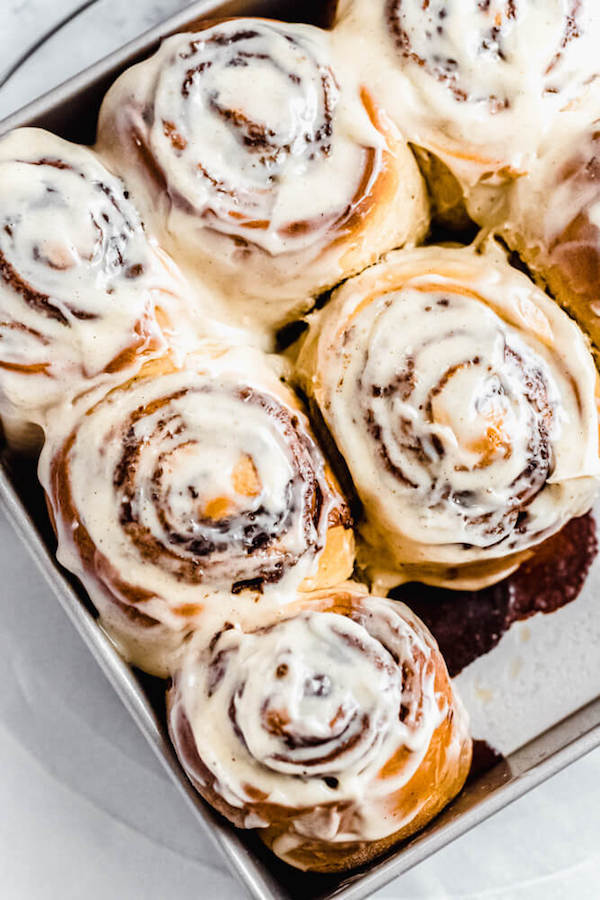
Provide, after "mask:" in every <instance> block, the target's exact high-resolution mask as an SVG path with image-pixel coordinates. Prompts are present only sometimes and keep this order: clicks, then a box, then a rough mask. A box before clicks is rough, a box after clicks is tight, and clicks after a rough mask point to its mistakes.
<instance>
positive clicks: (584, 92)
mask: <svg viewBox="0 0 600 900" xmlns="http://www.w3.org/2000/svg"><path fill="white" fill-rule="evenodd" d="M339 6H340V8H339V10H338V24H337V28H336V35H337V37H336V41H338V42H340V43H341V45H342V53H343V55H344V56H345V57H346V58H347V59H351V60H352V61H353V64H356V63H355V60H358V61H359V65H361V67H362V69H363V77H364V80H365V83H366V84H367V85H368V86H369V87H370V88H371V89H372V90H373V93H374V96H375V97H376V98H377V99H379V100H380V101H381V102H382V103H383V104H384V106H385V107H386V109H388V111H389V112H390V113H391V114H392V116H393V117H394V119H395V120H396V122H397V123H398V124H400V127H401V128H402V130H403V131H404V133H405V134H406V135H407V136H408V138H409V139H410V140H412V141H414V142H415V143H416V144H418V145H420V146H421V147H425V148H427V150H429V151H432V152H433V153H434V154H435V155H436V156H438V157H440V158H441V159H442V160H443V161H444V162H445V163H446V164H447V165H448V166H449V168H450V170H451V171H452V172H453V173H454V175H456V176H458V177H459V180H460V181H461V182H462V183H463V185H464V186H465V187H466V188H467V189H468V188H470V187H472V186H473V185H474V184H476V183H477V182H479V181H481V180H483V181H484V182H489V181H490V180H494V179H495V180H503V179H506V178H512V177H515V176H516V175H519V174H521V173H523V172H524V171H527V170H528V168H529V166H530V164H531V162H532V160H533V159H534V158H535V152H536V148H537V146H538V144H539V140H540V137H542V136H543V135H544V134H545V133H546V132H547V130H548V128H549V126H551V125H552V123H553V122H554V120H555V119H556V116H557V115H558V114H559V113H560V112H561V111H563V110H565V109H567V108H569V107H572V106H573V105H580V104H585V103H587V102H588V101H589V99H590V97H591V96H592V94H593V93H594V92H597V87H596V86H594V84H593V82H594V80H595V79H596V78H597V76H598V73H599V68H598V61H597V47H598V43H599V41H600V16H599V15H598V12H597V9H596V3H595V2H594V0H427V2H422V0H341V3H340V5H339ZM434 187H435V186H434ZM443 187H444V186H442V189H443Z"/></svg>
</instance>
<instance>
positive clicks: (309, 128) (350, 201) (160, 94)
mask: <svg viewBox="0 0 600 900" xmlns="http://www.w3.org/2000/svg"><path fill="white" fill-rule="evenodd" d="M329 40H330V38H329V35H328V34H327V32H324V31H320V30H319V29H317V28H314V27H311V26H308V25H288V24H283V23H280V22H275V21H267V20H260V19H233V20H229V21H225V22H220V23H218V24H213V25H207V27H206V28H205V29H204V30H201V31H199V32H197V33H194V34H180V35H176V36H175V37H172V38H169V39H168V40H166V41H165V42H164V44H163V45H162V47H161V49H160V50H159V51H158V53H157V54H156V55H155V56H153V57H152V58H151V59H150V60H148V61H146V62H143V63H141V64H140V65H138V66H134V67H133V68H131V69H130V70H128V71H127V72H126V73H125V74H124V75H123V76H121V78H119V80H118V81H117V82H116V84H115V85H114V86H113V87H112V89H111V90H110V91H109V93H108V95H107V97H106V99H105V102H104V105H103V107H102V110H101V113H100V123H99V149H100V150H101V152H102V153H104V154H106V155H107V156H108V157H109V158H110V159H111V160H112V161H113V163H114V165H115V167H116V168H117V169H118V171H119V172H120V173H121V174H122V175H123V177H124V178H125V180H126V181H127V183H128V184H129V185H130V186H131V189H132V193H133V196H134V197H135V199H136V201H137V202H138V204H139V205H140V208H141V209H142V210H143V212H144V215H145V216H146V218H147V219H148V220H149V221H150V220H152V222H153V224H154V226H155V228H156V231H157V234H158V235H159V236H160V240H161V242H162V243H163V244H164V246H165V247H166V248H167V249H168V250H170V251H171V252H172V253H173V255H174V256H175V257H176V258H177V259H178V261H181V262H184V263H187V265H188V267H189V268H190V270H191V271H192V272H194V273H195V274H196V275H197V276H198V277H200V278H201V279H202V280H203V281H205V282H206V281H208V282H209V283H210V284H211V286H212V287H213V289H215V290H217V291H218V293H219V294H220V295H221V296H222V297H225V298H226V301H227V306H226V313H225V312H224V311H223V309H222V308H221V309H220V308H219V307H218V305H217V306H216V307H215V309H213V314H215V315H221V316H223V315H225V314H226V315H228V316H229V315H231V314H232V313H233V314H237V316H238V320H239V321H241V322H242V323H246V324H249V325H251V326H252V327H254V328H260V327H261V326H263V327H266V328H267V329H269V328H272V327H274V326H278V325H282V324H284V323H285V322H286V321H288V320H289V319H291V318H292V317H293V316H294V315H296V314H298V313H301V312H302V311H304V310H305V309H306V308H307V307H309V306H310V305H311V302H312V301H311V298H312V297H314V296H315V295H316V294H319V293H320V292H322V291H324V290H325V289H327V288H330V287H331V286H332V285H334V284H336V283H337V282H339V281H340V280H341V279H343V278H345V277H347V276H348V275H350V274H352V273H354V272H356V271H359V270H360V269H362V268H364V267H365V266H366V265H368V264H369V263H371V262H373V261H374V260H375V259H377V257H378V256H380V255H381V254H382V253H383V252H385V251H387V250H389V249H392V248H393V247H398V246H401V245H403V244H404V243H406V242H407V241H416V240H417V239H418V238H419V237H421V236H422V235H423V232H424V230H425V229H426V225H427V209H426V199H425V192H424V187H423V183H422V179H421V177H420V175H419V172H418V169H417V167H416V164H415V161H414V159H413V157H412V155H411V153H410V150H409V149H408V147H407V145H406V144H405V143H404V141H403V140H402V139H401V137H400V135H399V134H398V132H397V131H396V129H395V128H394V126H393V125H392V124H391V122H390V121H389V119H388V118H387V116H386V114H385V112H384V111H383V110H382V109H381V108H380V107H379V106H378V105H377V104H376V103H375V102H374V101H373V99H372V97H371V95H370V94H369V92H368V91H366V90H363V89H362V88H361V86H360V83H359V82H358V81H357V79H356V78H355V77H354V76H353V75H352V74H349V75H348V77H347V78H345V79H344V80H342V79H340V77H339V76H338V74H337V70H336V67H335V60H334V59H333V57H332V54H331V51H330V46H329Z"/></svg>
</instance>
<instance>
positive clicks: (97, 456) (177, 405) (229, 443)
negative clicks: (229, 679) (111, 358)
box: [40, 347, 354, 675]
mask: <svg viewBox="0 0 600 900" xmlns="http://www.w3.org/2000/svg"><path fill="white" fill-rule="evenodd" d="M40 478H41V481H42V484H43V486H44V487H45V489H46V492H47V497H48V502H49V507H50V510H51V513H52V518H53V521H54V524H55V528H56V532H57V536H58V544H59V546H58V558H59V560H60V561H61V562H62V563H63V565H65V566H66V567H67V568H68V569H69V570H70V571H72V572H74V573H75V574H76V575H77V576H78V577H79V578H80V580H81V581H82V583H83V584H84V585H85V587H86V588H87V590H88V592H89V594H90V597H91V599H92V601H93V603H94V605H95V606H96V608H97V609H98V610H99V612H100V614H101V618H102V622H103V624H104V626H105V628H106V630H107V631H108V632H109V634H111V635H112V636H113V638H114V639H115V641H116V643H117V644H118V646H119V647H120V649H121V651H122V652H123V655H124V656H125V657H126V658H127V659H129V660H130V661H132V662H134V663H135V664H137V665H139V666H140V667H141V668H143V669H145V670H146V671H148V672H151V673H152V674H159V675H166V674H167V673H168V672H169V671H170V668H171V666H172V660H173V658H175V657H176V656H177V653H178V652H179V650H180V647H181V645H182V643H183V642H184V641H185V639H186V637H187V636H188V635H189V634H190V633H191V632H192V631H194V630H198V629H201V630H203V631H206V630H208V631H209V632H210V633H212V631H214V630H215V629H216V628H218V627H219V626H220V625H221V624H222V623H223V622H224V621H225V620H227V619H228V620H230V621H244V620H245V619H246V618H247V617H248V616H252V615H256V614H257V610H258V609H259V608H262V607H266V608H267V609H272V610H276V609H278V608H279V607H281V606H282V605H284V604H285V603H286V602H288V600H289V598H290V597H295V595H296V591H297V590H298V589H302V590H308V589H312V588H315V587H321V586H326V585H329V584H335V583H336V582H338V581H339V580H340V579H344V578H346V577H348V575H349V574H350V572H351V571H352V566H353V560H354V555H353V548H354V544H353V535H352V531H351V522H350V517H349V513H348V509H347V507H346V505H345V502H344V500H343V499H342V497H341V495H340V493H339V490H338V488H337V485H336V482H335V480H334V479H333V476H332V474H331V473H330V471H329V470H328V468H327V466H326V464H325V461H324V459H323V457H322V455H321V453H320V451H319V449H318V447H317V445H316V444H315V442H314V440H313V438H312V436H311V432H310V427H309V425H308V421H307V420H306V418H305V417H304V415H303V413H302V412H301V410H300V409H299V408H298V405H297V403H296V401H295V399H294V397H293V396H292V394H291V393H290V392H289V391H287V390H286V389H285V388H284V387H283V385H282V384H281V382H280V381H279V379H278V378H277V377H276V375H275V374H274V373H273V371H272V370H271V368H270V366H269V365H268V363H267V361H266V360H265V359H264V358H263V357H262V355H261V354H259V353H258V352H253V351H244V350H223V349H220V348H216V347H208V348H205V351H204V352H203V353H202V354H201V355H199V356H197V357H192V358H190V359H188V361H187V365H186V367H185V368H183V369H178V368H175V367H174V366H173V365H172V363H171V362H169V361H162V362H157V363H150V364H148V366H146V367H145V368H144V369H143V370H142V372H141V373H140V374H139V375H138V376H137V377H136V378H135V379H133V380H132V381H129V382H127V383H125V384H123V385H121V386H120V387H118V388H116V389H114V390H113V391H112V392H111V393H109V394H108V395H107V396H106V397H103V398H102V399H100V400H98V401H97V402H96V403H95V405H93V406H92V407H91V408H89V407H88V405H87V404H85V403H82V404H80V405H79V406H76V407H75V409H74V410H72V411H67V412H65V416H64V418H63V419H62V420H60V419H59V420H58V421H57V422H56V423H55V426H54V427H53V429H52V430H51V431H50V432H49V434H48V437H47V441H46V444H45V446H44V450H43V452H42V457H41V461H40Z"/></svg>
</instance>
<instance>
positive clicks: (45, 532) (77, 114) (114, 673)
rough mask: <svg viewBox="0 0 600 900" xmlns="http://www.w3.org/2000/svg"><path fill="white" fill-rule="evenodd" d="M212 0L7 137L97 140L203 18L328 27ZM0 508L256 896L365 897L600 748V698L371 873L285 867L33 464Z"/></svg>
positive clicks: (318, 18)
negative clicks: (160, 51) (244, 826)
mask: <svg viewBox="0 0 600 900" xmlns="http://www.w3.org/2000/svg"><path fill="white" fill-rule="evenodd" d="M299 6H300V4H298V3H294V2H293V0H267V2H264V0H263V2H261V0H236V2H215V0H203V2H198V3H193V4H192V5H191V6H189V7H188V8H187V9H186V10H184V11H183V12H181V13H179V14H178V15H176V16H173V17H171V18H170V19H167V21H166V22H164V23H163V24H162V25H160V26H158V27H156V28H153V29H152V30H150V31H148V32H147V33H146V34H144V35H143V36H142V37H140V38H138V39H137V40H135V41H133V42H131V43H129V44H127V45H126V46H125V47H123V48H122V49H121V50H119V51H117V52H116V53H113V54H111V55H110V56H108V57H106V59H104V60H102V61H101V62H99V63H96V64H95V65H94V66H92V67H91V68H89V69H87V70H86V71H84V72H82V73H81V74H79V75H77V76H75V77H74V78H71V79H70V80H69V81H67V82H65V83H64V84H63V85H61V86H60V87H58V88H56V89H55V90H53V91H50V92H49V93H47V94H45V95H44V96H43V97H41V98H40V99H38V100H36V101H34V102H33V103H31V104H29V105H28V106H26V107H24V108H23V109H22V110H20V111H19V112H17V113H15V114H14V115H12V116H10V117H9V118H7V119H5V120H4V121H2V122H0V133H4V132H6V131H8V130H9V129H11V128H16V127H18V126H22V125H36V126H39V127H42V128H46V129H48V130H50V131H54V132H56V133H57V134H60V135H62V136H63V137H66V138H69V139H72V140H75V141H80V142H85V143H89V142H92V141H93V140H94V131H95V123H96V118H97V113H98V108H99V105H100V101H101V99H102V96H103V95H104V93H105V91H106V89H107V88H108V86H109V85H110V84H111V82H112V81H113V80H114V78H115V77H116V76H117V75H118V74H119V73H120V72H121V71H122V70H123V69H125V68H126V67H127V66H129V65H131V64H132V63H134V62H137V61H138V60H139V59H142V58H143V57H145V56H148V55H149V54H150V53H152V52H153V51H154V50H155V49H156V47H157V46H158V43H159V41H160V39H161V38H162V37H164V36H165V35H167V34H171V33H173V32H176V31H177V30H179V29H181V28H183V27H185V26H189V25H190V23H192V22H194V21H195V20H197V19H199V18H203V17H210V16H219V17H222V16H230V15H271V16H276V17H278V18H282V19H287V20H290V21H291V20H295V21H298V20H299V19H302V20H303V21H309V22H314V23H317V24H325V17H326V16H327V14H328V11H329V10H330V8H331V3H330V2H327V0H315V2H306V3H303V4H302V5H301V8H300V9H299V8H298V7H299ZM0 503H1V504H2V506H3V507H4V509H5V511H6V513H7V515H8V518H9V520H10V521H11V522H12V523H13V525H14V528H15V529H16V531H17V532H18V533H19V534H20V536H21V538H22V539H23V541H24V543H25V545H26V546H27V548H28V549H29V552H30V553H31V555H32V557H33V558H34V560H35V562H36V564H37V565H38V567H39V569H40V570H41V572H42V573H43V575H44V576H45V578H46V580H47V582H48V585H49V587H50V588H51V590H52V592H53V593H54V595H55V596H56V597H57V599H58V600H59V602H60V603H61V605H62V607H63V608H64V610H65V612H66V613H67V615H68V616H69V618H70V619H71V621H72V622H73V624H74V625H75V627H76V629H77V630H78V631H79V633H80V634H81V636H82V638H83V640H84V641H85V642H86V644H87V645H88V647H89V648H90V650H91V652H92V654H93V655H94V657H95V658H96V660H97V662H98V664H99V665H100V666H101V668H102V669H103V671H104V673H105V674H106V676H107V678H108V679H109V681H110V682H111V683H112V685H113V687H114V689H115V690H116V692H117V694H118V695H119V697H120V698H121V700H122V701H123V703H124V704H125V706H126V707H127V709H128V710H129V712H130V713H131V715H132V716H133V718H134V720H135V721H136V722H137V724H138V726H139V728H140V730H141V731H142V733H143V734H144V736H145V738H146V740H147V741H148V743H149V744H150V746H151V747H152V748H153V750H154V751H155V753H156V755H157V756H158V758H159V759H160V760H161V762H162V763H163V765H164V766H165V768H166V770H167V771H168V772H169V774H170V776H171V778H172V779H173V782H174V783H175V785H176V786H177V787H178V789H179V790H180V792H181V794H182V795H183V796H184V797H185V798H186V800H187V802H188V803H189V805H190V807H191V808H192V810H193V812H194V814H195V816H196V818H197V819H198V820H199V822H200V824H201V826H202V827H203V828H204V830H205V831H206V833H207V834H208V835H209V836H210V837H211V838H212V839H213V840H214V841H215V843H216V844H217V845H218V846H219V847H220V849H221V851H222V852H223V854H224V855H225V857H226V859H227V861H228V863H229V865H230V866H231V868H232V870H233V871H234V872H235V873H237V875H238V877H239V878H240V879H241V881H242V882H243V884H244V885H245V887H246V889H247V890H248V892H249V893H250V895H251V896H253V897H255V898H258V900H300V898H302V900H327V898H333V897H336V898H339V900H341V898H345V900H359V898H364V897H367V896H369V895H370V894H371V893H372V892H373V891H375V890H377V889H378V888H381V887H382V886H383V885H384V884H386V883H387V882H389V881H391V880H392V879H393V878H396V877H397V876H398V875H400V874H401V873H402V872H405V871H406V870H407V869H409V868H411V867H412V866H414V865H415V864H416V863H419V862H421V861H422V860H424V859H425V858H426V857H428V856H430V855H431V854H432V853H434V852H435V851H436V850H439V849H440V848H441V847H443V846H445V845H446V844H448V843H450V841H452V840H454V839H455V838H457V837H459V836H460V835H461V834H464V833H465V832H466V831H468V830H469V829H470V828H473V827H474V826H475V825H477V824H479V823H480V822H482V821H483V820H484V819H486V818H487V817H488V816H491V815H492V814H493V813H495V812H497V811H498V810H499V809H502V807H504V806H506V805H507V804H509V803H511V802H512V801H513V800H516V799H517V798H518V797H521V796H522V795H523V794H525V793H526V792H527V791H529V790H531V788H533V787H535V786H536V785H538V784H540V783H541V782H542V781H544V780H545V779H546V778H548V777H550V776H551V775H554V774H555V773H556V772H558V771H559V770H560V769H562V768H564V767H565V766H567V765H568V764H569V763H572V762H574V761H575V760H576V759H578V758H579V757H581V756H583V755H584V754H585V753H587V752H589V751H590V750H592V749H593V748H595V747H598V746H600V698H598V699H597V700H595V701H593V702H592V703H590V704H589V705H588V706H586V707H584V708H583V709H581V710H579V712H577V713H575V714H573V715H571V716H569V718H567V719H565V720H564V721H562V722H560V723H559V724H557V725H555V726H554V727H553V728H551V729H550V730H549V731H547V732H546V733H545V734H543V735H541V736H540V737H538V738H536V739H535V740H534V741H532V742H531V743H529V744H527V745H526V746H525V747H523V748H521V749H520V750H518V751H517V752H515V753H513V754H511V755H510V756H509V757H508V758H507V759H505V760H502V762H500V763H498V764H497V765H496V766H495V767H494V768H492V769H489V770H488V771H486V772H485V773H483V774H481V775H479V776H478V777H475V778H472V779H471V780H470V781H469V783H468V784H467V786H466V788H465V789H464V791H463V792H462V794H461V795H460V796H459V797H458V798H457V799H456V800H455V801H454V803H452V804H451V806H450V807H449V808H448V809H447V810H446V811H445V812H444V813H443V814H442V815H441V816H439V817H438V818H437V819H436V820H435V821H434V822H432V823H431V824H430V825H429V826H428V827H427V828H426V829H425V830H424V831H422V832H421V833H420V834H418V835H417V836H415V837H414V838H412V839H411V840H410V841H409V842H408V843H406V844H404V845H402V846H400V847H398V848H396V849H395V850H393V851H392V852H391V853H390V854H389V855H388V856H387V857H385V858H383V859H382V860H381V861H379V862H377V863H375V864H371V865H370V866H368V867H367V869H366V870H364V871H358V872H356V873H354V874H352V875H350V876H347V877H339V876H333V875H331V876H330V875H312V874H308V873H306V874H305V873H302V872H299V871H297V870H295V869H292V868H290V867H288V866H286V865H285V864H284V863H281V862H279V861H278V860H277V859H276V858H275V857H274V856H272V855H271V854H270V853H269V851H267V850H265V848H264V847H263V845H262V844H261V842H260V840H259V839H258V838H257V837H256V835H254V834H253V833H252V832H248V833H246V832H241V831H238V830H236V829H235V828H233V827H232V826H230V825H229V824H228V823H227V822H225V821H224V820H223V819H221V818H220V817H219V816H218V815H217V814H216V813H214V812H213V811H212V810H211V809H210V808H209V807H208V806H207V805H206V804H205V803H204V802H203V801H202V800H201V799H200V798H199V797H198V795H197V794H196V793H195V791H194V790H193V788H192V787H191V785H190V783H189V782H188V780H187V778H186V776H185V775H184V773H183V770H182V769H181V767H180V765H179V763H178V761H177V759H176V757H175V754H174V752H173V750H172V748H171V745H170V742H169V739H168V736H167V732H166V727H165V715H164V685H163V683H162V682H159V681H157V680H156V679H152V678H149V677H148V676H144V675H142V674H140V673H139V672H137V671H135V670H133V669H131V668H130V667H129V666H127V665H126V664H125V663H124V662H123V661H122V660H121V658H120V657H119V656H118V654H117V653H116V651H115V650H114V648H113V647H112V645H111V643H110V642H109V641H108V639H107V638H106V637H105V636H104V634H103V632H102V631H101V629H100V628H99V627H98V626H97V625H96V622H95V614H94V610H93V608H92V606H91V604H90V602H89V600H88V599H87V597H86V595H85V592H84V591H83V590H82V589H81V588H80V586H79V585H78V583H76V582H75V580H74V579H72V578H71V577H70V576H69V575H68V574H67V573H66V572H65V571H64V570H62V569H61V568H60V566H59V565H58V564H57V562H56V560H55V557H54V550H55V541H54V537H53V535H52V531H51V528H50V525H49V522H48V517H47V514H46V511H45V506H44V502H43V497H42V491H41V488H40V487H39V486H38V484H37V480H36V477H35V472H34V464H33V463H32V462H27V461H22V460H11V459H10V458H9V457H8V456H7V455H6V454H4V455H3V456H2V457H1V458H0Z"/></svg>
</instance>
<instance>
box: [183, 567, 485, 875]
mask: <svg viewBox="0 0 600 900" xmlns="http://www.w3.org/2000/svg"><path fill="white" fill-rule="evenodd" d="M167 705H168V720H169V730H170V733H171V737H172V740H173V743H174V745H175V749H176V751H177V753H178V755H179V759H180V761H181V763H182V765H183V767H184V769H185V771H186V772H187V774H188V776H189V778H190V780H191V781H192V783H193V784H194V786H195V787H196V789H197V790H198V791H199V793H200V794H201V795H202V796H203V797H204V799H205V800H207V801H208V802H209V803H210V804H211V805H212V806H214V807H215V808H216V809H217V810H218V811H219V812H220V813H222V814H223V815H224V816H226V817H227V818H228V819H229V820H230V821H232V822H233V823H234V824H235V825H237V826H238V827H240V828H258V829H259V834H260V836H261V837H262V839H263V840H264V841H265V843H266V844H267V845H268V846H269V847H270V848H271V849H272V850H273V851H274V852H275V853H276V854H277V855H278V856H279V857H281V858H282V859H283V860H285V862H287V863H289V864H291V865H293V866H296V867H298V868H301V869H311V870H315V871H320V872H331V871H342V870H345V869H351V868H353V867H355V866H357V865H362V864H364V863H366V862H368V861H369V860H370V859H373V858H374V857H375V856H377V855H379V854H381V853H383V852H384V851H385V850H387V849H388V848H390V847H391V846H393V845H394V844H395V843H397V842H398V841H400V840H402V839H404V838H406V837H408V836H409V835H411V834H413V833H414V832H415V831H417V830H418V829H420V828H422V827H424V826H425V825H426V824H427V823H428V822H429V821H430V820H431V819H432V818H433V817H434V816H435V815H437V813H439V812H440V810H441V809H443V807H444V806H446V805H447V804H448V803H449V801H450V800H451V799H452V798H453V797H454V796H455V795H456V794H457V793H458V791H459V790H460V789H461V787H462V785H463V783H464V781H465V778H466V775H467V772H468V769H469V764H470V760H471V741H470V738H469V734H468V722H467V717H466V713H465V712H464V710H463V707H462V704H461V702H460V700H459V699H458V697H457V696H456V694H455V693H454V692H453V689H452V685H451V682H450V679H449V677H448V673H447V671H446V666H445V664H444V661H443V659H442V657H441V655H440V653H439V650H438V648H437V644H436V643H435V641H434V639H433V638H432V636H431V634H430V633H429V632H428V631H427V629H426V628H425V626H424V625H423V624H422V622H420V621H419V620H418V619H417V618H416V616H414V615H413V614H412V613H411V612H410V610H409V609H408V608H407V607H406V606H404V605H403V604H402V603H397V602H394V601H391V600H384V599H381V598H379V597H372V596H369V595H367V594H366V591H365V590H364V588H361V586H360V585H354V584H347V585H342V586H340V587H338V588H336V589H334V590H332V591H329V592H325V591H324V592H322V593H321V594H318V595H316V596H313V597H310V598H307V599H304V600H302V601H300V602H298V603H297V604H295V605H294V606H292V607H289V608H287V609H286V610H285V611H284V615H283V617H280V618H279V619H277V620H275V621H262V622H260V623H256V624H254V625H253V626H252V627H251V628H240V627H239V626H238V627H232V626H231V625H229V626H227V627H226V628H224V629H223V630H222V631H220V632H218V633H217V634H216V635H215V636H214V637H213V639H212V641H211V642H210V644H209V645H208V646H206V644H204V645H203V644H198V643H195V644H192V645H191V646H190V647H189V648H188V651H187V653H186V656H185V659H184V661H183V664H182V667H181V670H180V671H179V672H177V674H176V675H175V677H174V679H173V685H172V687H171V689H170V691H169V694H168V704H167Z"/></svg>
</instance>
